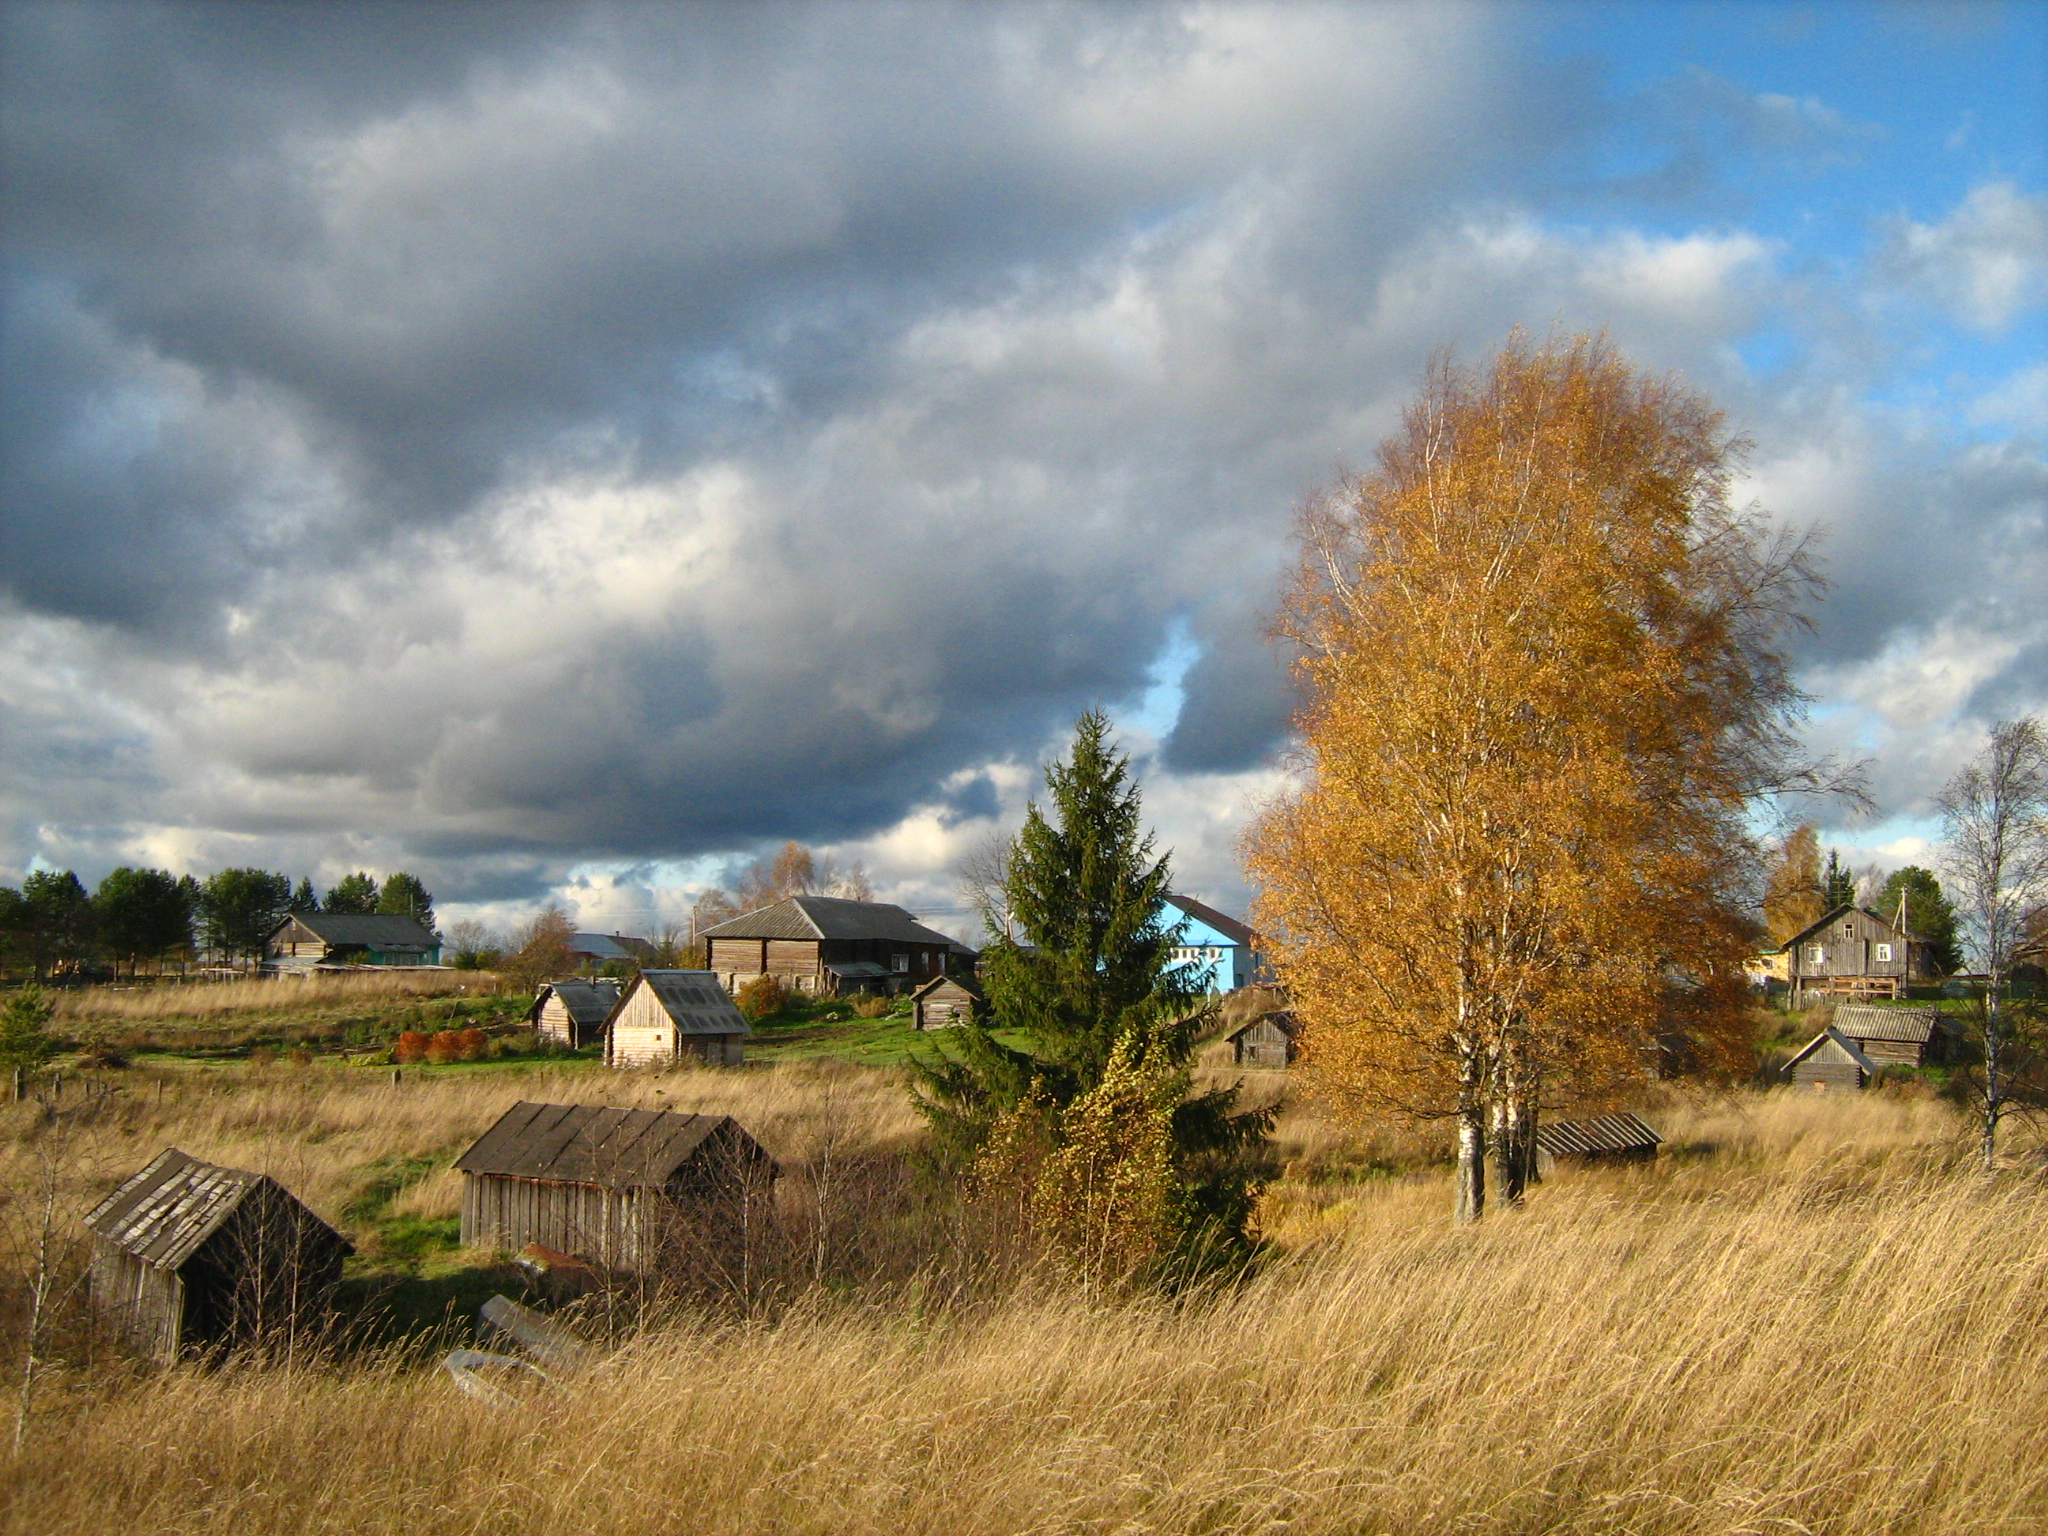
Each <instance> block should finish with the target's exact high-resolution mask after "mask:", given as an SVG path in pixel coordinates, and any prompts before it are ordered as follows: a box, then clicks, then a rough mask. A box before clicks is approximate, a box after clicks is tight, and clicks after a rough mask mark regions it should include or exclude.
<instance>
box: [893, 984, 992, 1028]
mask: <svg viewBox="0 0 2048 1536" xmlns="http://www.w3.org/2000/svg"><path fill="white" fill-rule="evenodd" d="M987 1013H988V998H987V996H986V995H985V994H984V993H983V992H982V990H981V987H980V986H979V985H978V984H977V983H975V982H973V981H971V980H969V979H968V978H966V977H962V976H934V977H933V978H932V979H931V980H930V981H928V982H926V983H925V984H924V985H923V986H921V987H919V988H918V989H917V990H916V991H915V992H913V993H911V994H910V1019H911V1022H912V1023H913V1024H915V1025H916V1026H917V1027H918V1028H919V1029H950V1028H951V1027H952V1026H953V1025H955V1024H966V1023H970V1022H972V1021H973V1020H976V1019H979V1018H982V1017H983V1016H985V1015H986V1014H987Z"/></svg>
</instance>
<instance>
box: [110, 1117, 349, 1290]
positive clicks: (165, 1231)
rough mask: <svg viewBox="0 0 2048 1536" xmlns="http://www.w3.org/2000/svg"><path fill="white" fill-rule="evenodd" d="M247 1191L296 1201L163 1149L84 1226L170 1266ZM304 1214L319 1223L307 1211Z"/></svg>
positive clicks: (279, 1189)
mask: <svg viewBox="0 0 2048 1536" xmlns="http://www.w3.org/2000/svg"><path fill="white" fill-rule="evenodd" d="M252 1195H260V1196H262V1197H264V1198H267V1199H274V1200H285V1201H290V1202H291V1203H292V1204H293V1205H298V1204H299V1202H298V1201H297V1200H296V1199H295V1198H294V1197H293V1195H292V1194H291V1192H290V1191H289V1190H287V1189H285V1187H284V1186H283V1185H281V1184H279V1183H278V1182H277V1181H276V1180H274V1179H272V1178H270V1177H268V1176H267V1175H265V1174H261V1173H251V1172H249V1171H248V1170H247V1169H243V1168H222V1167H218V1166H217V1165H215V1164H213V1163H203V1162H201V1161H200V1160H199V1159H198V1158H196V1157H193V1156H191V1155H190V1154H189V1153H185V1152H180V1151H179V1150H178V1149H177V1148H176V1147H166V1148H165V1149H164V1150H163V1151H161V1152H159V1153H158V1154H157V1155H156V1156H155V1157H154V1158H152V1159H151V1160H150V1163H149V1166H148V1167H146V1168H144V1169H143V1170H142V1171H141V1172H140V1173H137V1174H134V1175H132V1176H131V1177H129V1178H128V1179H126V1180H125V1181H124V1182H123V1183H122V1184H121V1187H120V1188H118V1189H116V1190H115V1191H114V1192H113V1193H112V1194H111V1195H109V1196H107V1198H106V1199H104V1200H102V1201H101V1202H100V1203H99V1204H98V1205H96V1206H94V1207H93V1208H92V1210H91V1211H90V1212H88V1213H87V1215H86V1218H85V1225H86V1230H88V1231H89V1232H91V1233H92V1234H93V1236H95V1237H98V1238H102V1239H104V1240H105V1241H107V1242H109V1243H112V1244H113V1245H114V1246H115V1247H117V1248H119V1249H121V1250H122V1251H123V1252H126V1253H130V1254H133V1255H134V1256H135V1257H136V1258H138V1259H140V1260H141V1261H142V1262H143V1263H145V1264H147V1265H149V1266H150V1267H151V1268H153V1269H162V1270H175V1269H178V1268H179V1267H181V1266H182V1265H183V1264H184V1263H185V1261H186V1260H187V1259H189V1258H191V1257H192V1255H193V1254H195V1253H197V1252H198V1251H199V1249H200V1248H201V1247H202V1246H204V1244H205V1242H206V1240H207V1239H208V1238H209V1237H212V1236H213V1234H214V1233H216V1232H218V1231H219V1230H220V1228H221V1226H222V1224H223V1223H225V1222H226V1221H227V1219H228V1218H229V1217H230V1216H232V1215H234V1213H235V1211H236V1210H237V1209H238V1208H239V1207H240V1206H241V1204H242V1203H243V1201H245V1200H247V1199H249V1198H250V1196H252ZM300 1209H301V1210H302V1211H303V1210H304V1207H303V1206H300ZM305 1216H306V1219H308V1220H311V1221H314V1222H319V1218H318V1217H317V1216H314V1215H313V1214H312V1213H311V1212H310V1211H306V1212H305ZM320 1225H321V1226H323V1227H324V1226H325V1225H326V1224H325V1223H324V1222H320ZM327 1230H328V1232H329V1233H330V1234H331V1235H332V1237H333V1239H334V1241H335V1242H337V1243H339V1244H341V1246H342V1247H343V1248H344V1249H345V1250H346V1251H348V1252H350V1253H353V1252H354V1251H355V1250H354V1249H353V1248H352V1247H350V1246H349V1244H348V1242H347V1241H346V1240H345V1239H344V1238H343V1237H342V1236H341V1234H340V1233H338V1232H334V1231H333V1229H332V1228H328V1229H327Z"/></svg>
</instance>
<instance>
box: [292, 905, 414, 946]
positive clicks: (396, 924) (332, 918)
mask: <svg viewBox="0 0 2048 1536" xmlns="http://www.w3.org/2000/svg"><path fill="white" fill-rule="evenodd" d="M294 922H297V923H300V924H303V925H304V926H305V927H306V928H308V929H309V930H311V931H312V932H313V933H314V934H315V935H316V936H317V937H318V938H319V940H320V942H321V943H323V944H326V945H329V946H331V947H335V948H341V949H355V948H358V947H361V948H366V949H438V948H440V945H441V941H440V940H439V939H437V938H435V937H434V936H433V935H432V934H431V933H429V932H428V931H427V930H426V928H425V927H424V926H423V925H422V924H421V922H420V920H419V919H418V918H416V917H407V916H405V915H404V914H403V913H395V914H387V913H382V912H376V913H364V912H293V913H291V914H290V915H289V916H287V917H286V918H285V919H284V920H283V921H282V922H280V923H279V924H278V925H277V927H276V928H273V929H271V930H270V935H271V937H272V938H275V937H276V936H277V934H278V931H279V930H280V929H282V928H285V927H287V926H288V925H290V924H291V923H294Z"/></svg>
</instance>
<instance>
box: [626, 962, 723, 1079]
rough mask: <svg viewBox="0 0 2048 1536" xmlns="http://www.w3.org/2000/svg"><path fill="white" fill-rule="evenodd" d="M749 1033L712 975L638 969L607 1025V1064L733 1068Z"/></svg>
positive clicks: (706, 972)
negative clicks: (692, 1064) (681, 1064)
mask: <svg viewBox="0 0 2048 1536" xmlns="http://www.w3.org/2000/svg"><path fill="white" fill-rule="evenodd" d="M753 1032H754V1031H753V1029H752V1028H751V1027H750V1026H749V1025H748V1023H747V1016H746V1015H745V1014H743V1013H741V1012H740V1009H739V1004H737V1003H735V1002H734V1001H733V1000H732V998H731V997H729V996H728V995H727V994H726V991H725V988H723V987H721V986H720V985H719V984H718V978H717V977H716V976H714V975H713V974H712V973H711V972H709V971H642V972H641V973H640V974H639V975H638V976H635V977H634V978H633V980H632V983H631V985H629V986H628V987H627V988H626V994H625V996H624V997H622V998H620V999H619V1003H618V1006H617V1007H615V1008H614V1009H612V1012H611V1017H610V1018H609V1020H607V1021H606V1023H605V1026H604V1060H605V1065H606V1066H610V1067H654V1066H673V1065H675V1064H676V1063H678V1062H686V1061H687V1062H696V1063H697V1064H699V1065H700V1066H707V1067H736V1066H738V1065H739V1064H740V1063H741V1062H743V1061H745V1060H746V1055H747V1036H749V1035H751V1034H752V1033H753Z"/></svg>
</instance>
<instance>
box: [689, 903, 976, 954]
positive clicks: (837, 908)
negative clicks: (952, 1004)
mask: <svg viewBox="0 0 2048 1536" xmlns="http://www.w3.org/2000/svg"><path fill="white" fill-rule="evenodd" d="M697 937H698V938H700V939H900V940H902V941H904V942H906V943H910V944H944V945H950V944H952V942H953V940H951V939H950V938H948V937H947V936H946V935H945V934H943V933H940V932H938V931H937V930H936V929H932V928H927V927H925V925H924V924H923V923H920V922H919V921H918V920H917V919H916V918H914V917H912V916H911V915H910V914H909V913H908V912H906V911H904V910H903V908H901V907H896V906H891V905H890V904H889V903H888V902H886V901H848V900H846V899H845V898H844V897H840V896H792V897H790V898H789V899H788V900H787V901H778V902H776V903H775V905H774V906H772V907H763V908H761V909H760V910H759V911H758V912H749V913H746V914H745V915H744V916H741V917H735V918H732V919H730V920H729V921H727V922H723V923H720V924H719V925H718V926H717V927H716V928H706V929H705V930H704V931H703V932H702V933H700V934H698V935H697Z"/></svg>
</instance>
